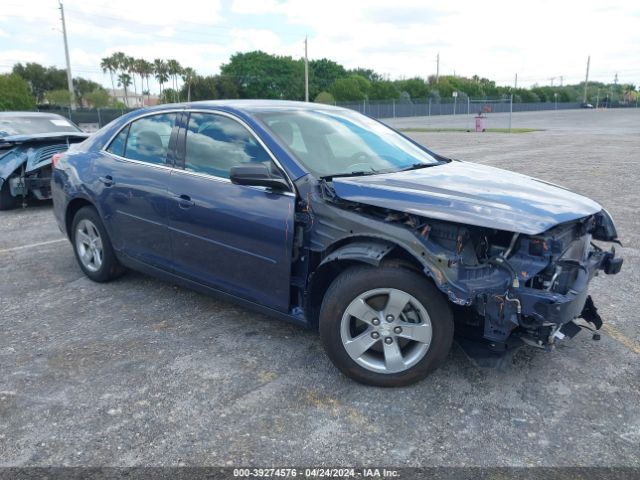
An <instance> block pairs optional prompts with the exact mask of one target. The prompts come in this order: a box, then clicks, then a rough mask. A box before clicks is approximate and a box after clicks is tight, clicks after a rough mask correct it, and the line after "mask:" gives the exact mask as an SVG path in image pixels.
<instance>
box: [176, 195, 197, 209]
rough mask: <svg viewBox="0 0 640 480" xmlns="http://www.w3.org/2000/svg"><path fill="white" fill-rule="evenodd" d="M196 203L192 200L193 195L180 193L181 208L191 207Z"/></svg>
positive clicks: (179, 202)
mask: <svg viewBox="0 0 640 480" xmlns="http://www.w3.org/2000/svg"><path fill="white" fill-rule="evenodd" d="M195 204H196V202H194V201H193V200H191V197H190V196H189V195H180V196H179V197H178V206H179V207H180V208H184V209H187V208H191V207H193V206H194V205H195Z"/></svg>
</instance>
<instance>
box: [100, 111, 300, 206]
mask: <svg viewBox="0 0 640 480" xmlns="http://www.w3.org/2000/svg"><path fill="white" fill-rule="evenodd" d="M167 113H208V114H211V115H220V116H223V117H227V118H230V119H231V120H235V121H236V122H238V123H239V124H240V125H242V126H243V127H244V128H246V129H247V131H248V132H249V134H250V135H251V136H252V137H253V138H254V139H255V140H256V141H257V142H258V144H259V145H260V146H261V147H262V148H264V150H265V151H266V152H267V155H269V158H271V161H272V162H273V163H275V164H276V166H277V167H278V169H280V171H281V172H282V174H283V176H284V178H285V179H286V181H287V183H288V184H289V188H290V190H289V191H286V192H277V191H273V190H269V189H268V188H267V187H260V186H250V185H238V186H239V187H240V186H244V187H248V188H252V189H255V190H260V191H263V192H269V193H276V194H280V195H284V196H288V197H297V194H296V189H295V186H294V184H293V181H292V180H291V178H289V175H288V174H287V171H286V170H285V169H284V168H283V167H282V164H281V163H280V162H279V161H278V160H277V158H276V156H275V155H274V154H273V152H272V151H271V149H270V148H269V147H267V146H266V145H265V143H264V142H263V141H262V139H261V138H260V137H258V135H257V134H256V132H254V131H253V129H252V128H251V127H250V126H249V125H247V123H246V122H245V121H244V120H242V119H241V118H240V117H238V116H237V115H234V114H232V113H229V112H224V111H222V110H209V109H198V108H195V109H187V108H180V109H170V110H161V111H157V110H156V111H153V112H148V113H145V114H143V115H140V116H138V117H136V118H132V119H131V120H129V121H128V122H127V123H125V124H124V125H122V127H120V128H119V129H118V130H117V131H116V132H115V133H114V134H113V135H111V137H110V138H109V141H107V142H105V144H104V145H103V146H102V148H101V149H100V153H103V154H106V155H109V156H111V157H113V158H115V159H116V160H122V161H124V162H130V163H135V164H138V165H147V166H150V167H155V168H160V169H165V170H171V171H175V172H178V173H185V174H187V175H192V176H196V177H201V178H206V179H209V180H213V181H216V182H222V183H232V182H231V180H229V179H228V178H224V177H218V176H215V175H209V174H206V173H199V172H190V171H189V170H185V169H184V168H178V167H176V166H173V165H168V164H166V163H165V164H164V165H161V164H157V163H149V162H143V161H141V160H133V159H131V158H126V157H121V156H120V155H116V154H115V153H112V152H109V151H107V148H109V146H110V145H111V143H112V142H113V140H114V139H115V138H116V137H117V136H118V135H119V134H120V132H122V130H124V129H125V128H127V127H129V125H131V124H132V123H133V122H135V121H137V120H139V119H141V118H144V117H149V116H152V115H163V114H167ZM174 128H175V126H174ZM188 129H189V123H188V122H187V128H186V129H185V131H186V130H188ZM185 140H186V137H185ZM185 154H186V148H185Z"/></svg>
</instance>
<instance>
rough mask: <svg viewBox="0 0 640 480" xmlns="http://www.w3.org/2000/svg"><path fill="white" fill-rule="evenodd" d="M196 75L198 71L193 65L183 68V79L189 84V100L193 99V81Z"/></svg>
mask: <svg viewBox="0 0 640 480" xmlns="http://www.w3.org/2000/svg"><path fill="white" fill-rule="evenodd" d="M195 76H196V71H195V70H194V69H193V68H191V67H185V68H183V69H182V81H184V82H185V83H186V84H187V102H190V101H191V82H192V81H193V79H194V78H195Z"/></svg>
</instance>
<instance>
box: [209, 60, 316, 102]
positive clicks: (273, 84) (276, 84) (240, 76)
mask: <svg viewBox="0 0 640 480" xmlns="http://www.w3.org/2000/svg"><path fill="white" fill-rule="evenodd" d="M220 71H221V74H222V76H223V77H229V78H232V79H233V80H234V82H235V83H236V85H237V86H238V91H239V93H240V97H241V98H282V99H288V100H302V99H303V98H304V63H303V62H302V61H301V60H294V59H293V58H291V57H281V56H276V55H269V54H267V53H265V52H261V51H254V52H247V53H236V54H235V55H232V56H231V58H230V59H229V63H227V64H225V65H222V67H221V68H220Z"/></svg>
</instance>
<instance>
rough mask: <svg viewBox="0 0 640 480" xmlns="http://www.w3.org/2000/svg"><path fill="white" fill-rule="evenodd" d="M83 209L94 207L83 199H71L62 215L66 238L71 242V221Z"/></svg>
mask: <svg viewBox="0 0 640 480" xmlns="http://www.w3.org/2000/svg"><path fill="white" fill-rule="evenodd" d="M83 207H93V208H96V206H95V205H94V204H93V203H92V202H90V201H89V200H87V199H86V198H83V197H76V198H74V199H72V200H71V201H70V202H69V203H68V204H67V208H66V210H65V213H64V225H65V229H66V231H67V237H68V238H69V239H70V240H71V226H72V224H73V219H74V217H75V216H76V213H78V211H79V210H80V209H81V208H83ZM96 210H97V209H96Z"/></svg>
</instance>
